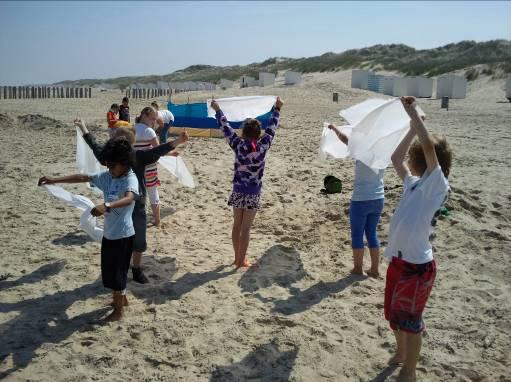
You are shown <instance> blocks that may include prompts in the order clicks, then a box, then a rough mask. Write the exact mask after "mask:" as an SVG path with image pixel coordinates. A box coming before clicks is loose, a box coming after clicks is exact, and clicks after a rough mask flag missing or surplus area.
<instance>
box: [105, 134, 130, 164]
mask: <svg viewBox="0 0 511 382" xmlns="http://www.w3.org/2000/svg"><path fill="white" fill-rule="evenodd" d="M132 152H133V148H132V147H131V144H130V143H129V142H128V140H127V139H126V138H125V137H116V138H112V139H109V140H108V141H107V142H106V144H105V147H104V148H103V151H102V152H101V157H102V158H101V159H102V160H103V162H104V163H108V162H109V163H114V164H116V163H118V164H121V165H123V166H128V167H133V165H134V163H133V155H132Z"/></svg>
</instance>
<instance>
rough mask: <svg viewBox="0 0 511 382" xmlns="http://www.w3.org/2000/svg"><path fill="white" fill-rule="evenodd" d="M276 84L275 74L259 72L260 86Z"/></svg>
mask: <svg viewBox="0 0 511 382" xmlns="http://www.w3.org/2000/svg"><path fill="white" fill-rule="evenodd" d="M274 84H275V74H273V73H264V72H261V73H259V86H273V85H274Z"/></svg>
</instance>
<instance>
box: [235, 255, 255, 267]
mask: <svg viewBox="0 0 511 382" xmlns="http://www.w3.org/2000/svg"><path fill="white" fill-rule="evenodd" d="M239 268H252V269H254V268H257V264H252V263H251V262H250V261H248V260H247V259H246V258H245V259H243V262H241V263H240V262H238V263H236V269H239Z"/></svg>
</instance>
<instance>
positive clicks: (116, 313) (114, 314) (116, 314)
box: [105, 309, 124, 322]
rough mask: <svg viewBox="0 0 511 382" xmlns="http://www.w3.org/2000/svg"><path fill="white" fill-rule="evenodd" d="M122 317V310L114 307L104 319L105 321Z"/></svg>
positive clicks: (117, 319)
mask: <svg viewBox="0 0 511 382" xmlns="http://www.w3.org/2000/svg"><path fill="white" fill-rule="evenodd" d="M123 317H124V314H123V313H122V311H119V310H115V309H114V311H113V312H112V313H110V314H109V315H108V316H106V318H105V321H107V322H112V321H120V320H122V319H123Z"/></svg>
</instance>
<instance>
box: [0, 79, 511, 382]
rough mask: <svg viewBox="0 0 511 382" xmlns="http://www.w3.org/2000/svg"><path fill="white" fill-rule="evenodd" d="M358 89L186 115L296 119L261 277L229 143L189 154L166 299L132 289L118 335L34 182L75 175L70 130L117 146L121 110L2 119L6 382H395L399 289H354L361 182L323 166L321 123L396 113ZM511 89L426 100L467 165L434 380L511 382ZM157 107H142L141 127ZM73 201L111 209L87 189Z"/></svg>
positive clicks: (361, 280) (90, 263) (152, 244)
mask: <svg viewBox="0 0 511 382" xmlns="http://www.w3.org/2000/svg"><path fill="white" fill-rule="evenodd" d="M350 75H351V74H350V71H341V72H336V73H321V74H309V75H305V76H304V77H303V82H302V83H301V84H299V85H297V86H291V87H286V86H284V85H282V82H281V81H280V82H277V84H276V86H274V87H266V88H248V89H228V90H226V91H221V90H218V91H215V92H213V93H212V92H190V93H187V94H183V93H181V94H178V95H176V96H175V97H174V99H173V100H174V101H175V102H178V103H179V102H186V101H187V100H188V99H189V100H190V101H204V100H205V99H206V98H210V97H211V96H212V95H214V96H215V97H216V98H220V97H228V96H239V95H255V94H257V95H265V94H271V95H279V96H281V97H282V99H283V100H284V102H285V105H284V107H283V109H282V118H281V126H280V128H279V130H278V131H277V135H276V138H275V141H274V143H273V146H272V148H271V150H270V152H269V154H268V157H267V165H266V171H265V176H264V191H263V196H262V204H263V209H262V211H261V212H260V213H258V215H257V217H256V220H255V223H254V226H253V229H252V235H251V242H250V247H249V258H250V259H251V260H252V261H257V263H258V264H259V267H258V269H256V270H253V269H249V270H239V271H234V270H233V268H232V267H230V266H229V264H230V263H231V262H232V260H233V252H232V246H231V239H230V231H231V224H232V212H231V210H230V208H229V207H228V206H227V204H226V200H227V198H228V196H229V192H230V189H231V179H232V163H233V154H232V152H231V150H230V149H229V147H228V145H227V144H226V143H225V141H224V140H223V139H204V138H192V139H191V140H190V142H189V143H188V144H187V145H186V147H185V148H184V150H183V159H184V160H185V162H186V163H187V166H188V168H189V169H190V171H191V172H192V174H193V176H194V178H195V181H196V182H197V187H196V188H195V189H189V188H185V187H183V186H181V185H180V184H179V183H177V181H176V179H175V178H173V177H172V176H171V175H170V174H169V173H166V172H164V170H162V169H160V177H161V179H162V187H161V188H160V198H161V200H162V211H163V218H162V228H161V229H157V228H154V227H150V228H149V229H148V244H149V249H148V251H147V252H146V253H145V254H144V257H143V266H144V267H145V272H146V275H147V276H148V277H149V278H150V280H151V283H150V284H147V285H140V284H136V283H134V282H133V281H131V272H130V274H129V283H128V289H129V292H128V298H129V301H130V306H129V307H128V309H127V311H126V314H127V316H126V319H125V320H124V321H123V322H120V323H109V324H103V323H101V320H100V319H101V318H102V317H103V316H104V315H105V314H107V313H108V312H109V309H108V308H107V307H105V306H106V304H107V303H109V302H110V299H111V296H110V295H109V293H108V290H106V289H104V288H103V287H102V285H101V278H100V267H99V263H100V257H99V256H98V254H99V251H100V246H99V244H97V243H95V242H93V241H91V240H90V239H89V238H88V237H87V236H86V234H85V233H84V232H82V231H80V230H78V228H77V226H78V223H79V215H80V212H79V211H78V210H76V209H74V208H71V207H68V206H66V205H64V204H63V203H61V202H59V201H57V200H56V199H54V198H52V197H50V196H49V195H48V194H47V193H46V192H45V190H44V189H42V188H38V187H37V179H38V178H39V177H40V176H42V175H50V176H51V175H66V174H72V173H76V171H77V170H76V167H75V145H76V133H75V129H74V127H72V121H73V119H74V118H76V117H79V118H83V119H84V120H85V121H86V122H87V123H88V125H89V127H90V128H91V130H92V131H93V132H94V133H95V134H97V136H98V139H99V140H100V141H103V140H106V138H107V133H106V122H105V115H106V112H107V110H108V108H109V106H110V104H111V103H113V102H120V100H121V97H122V95H121V92H120V91H107V92H99V91H97V90H96V91H95V93H94V94H93V98H91V99H42V100H3V99H2V100H0V142H1V151H0V156H1V161H0V166H1V167H0V169H1V173H2V178H3V179H2V182H1V183H0V194H1V199H2V203H1V206H0V218H1V220H0V224H1V231H0V239H1V240H0V242H1V249H2V251H1V253H2V256H1V259H0V338H1V341H0V379H2V378H5V380H6V381H21V380H23V381H103V380H104V381H121V380H123V381H126V380H134V381H135V380H136V381H245V380H250V381H270V380H271V381H288V380H289V381H384V380H393V377H394V376H395V375H397V372H398V369H395V368H392V367H388V366H387V360H388V359H389V358H390V357H391V355H392V352H393V349H394V342H395V341H394V338H393V335H392V332H391V331H390V330H389V328H388V325H387V322H386V321H385V320H384V318H383V289H384V279H383V278H381V279H372V278H365V277H354V276H350V274H349V270H350V269H351V266H352V259H351V246H350V229H349V218H348V207H349V201H350V197H351V191H352V181H353V162H352V161H350V160H338V161H334V160H329V161H320V160H319V159H318V146H319V139H320V134H321V129H322V124H323V121H329V122H332V123H336V124H341V123H342V120H341V118H340V117H339V114H338V113H339V110H341V109H345V108H348V107H350V106H352V105H354V104H356V103H358V102H361V101H363V100H365V99H367V98H370V97H384V96H382V95H378V94H375V93H371V92H368V91H364V90H359V89H351V88H350ZM503 86H504V81H503V80H499V81H490V80H488V79H487V78H480V79H478V80H477V81H476V82H475V83H471V85H470V87H469V91H468V95H467V98H466V99H463V100H451V101H450V108H449V111H446V110H445V109H440V100H429V99H428V100H419V104H420V105H421V107H422V108H423V109H424V111H425V112H426V113H427V115H428V119H427V125H428V127H429V128H430V129H431V130H432V131H433V132H435V133H438V134H445V135H446V136H447V138H448V140H449V142H450V144H451V146H452V148H453V151H454V163H453V168H452V171H451V175H450V179H449V180H450V184H451V187H452V192H451V195H450V200H449V201H448V203H447V208H448V209H449V211H450V215H449V216H447V217H444V218H442V219H441V220H440V221H439V222H438V224H437V228H436V232H435V233H436V234H435V238H434V241H433V245H434V252H435V258H436V260H437V264H438V275H437V280H436V283H435V287H434V289H433V292H432V295H431V298H430V300H429V303H428V306H427V308H426V311H425V316H424V319H425V322H426V327H427V331H426V333H425V337H424V342H423V350H422V353H421V357H420V361H419V365H418V367H419V368H418V376H419V380H424V381H511V353H510V352H511V323H510V317H511V285H510V280H511V267H510V266H511V260H510V253H511V251H510V249H511V245H510V240H511V212H510V211H511V189H510V184H511V171H510V169H509V165H510V163H511V130H510V128H511V125H510V121H511V104H510V103H507V102H505V101H506V99H505V97H504V95H505V94H504V91H503ZM333 92H338V93H339V102H338V103H334V102H332V93H333ZM158 100H159V101H160V103H161V104H162V105H164V103H165V98H164V97H160V98H158ZM149 103H150V100H136V99H132V100H130V109H131V115H132V118H134V117H135V115H136V114H137V113H138V112H140V110H141V108H142V107H143V106H146V105H148V104H149ZM326 175H335V176H337V177H338V178H340V179H341V180H342V181H343V192H342V194H336V195H330V196H324V195H321V194H320V192H319V191H320V189H321V188H322V187H323V178H324V177H325V176H326ZM385 185H386V194H385V196H386V199H385V210H384V213H383V217H382V221H381V224H380V226H379V228H380V229H379V234H380V238H381V240H382V243H383V246H385V245H386V243H387V242H386V238H387V233H388V227H389V220H390V218H391V216H392V212H393V210H394V208H395V206H396V204H397V202H398V200H399V197H400V194H401V192H402V187H401V182H400V180H399V179H398V177H397V175H396V174H395V172H394V171H393V169H392V167H389V168H388V169H387V170H386V173H385ZM63 187H64V188H65V189H67V190H69V191H72V192H75V193H79V194H83V195H86V196H88V197H90V198H91V199H93V200H95V201H99V200H101V198H98V196H97V195H95V194H93V193H92V192H91V191H89V190H88V189H87V188H86V187H85V185H63ZM368 260H369V256H368V254H366V257H365V264H366V265H368V263H369V261H368ZM385 270H386V263H385V262H384V261H383V260H382V264H381V272H382V275H384V274H385Z"/></svg>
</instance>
